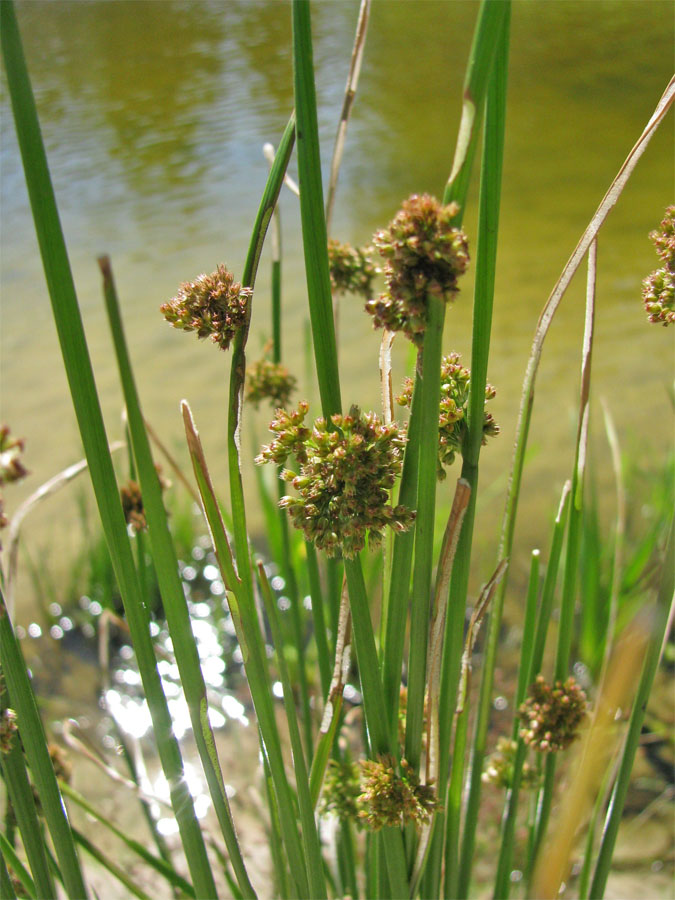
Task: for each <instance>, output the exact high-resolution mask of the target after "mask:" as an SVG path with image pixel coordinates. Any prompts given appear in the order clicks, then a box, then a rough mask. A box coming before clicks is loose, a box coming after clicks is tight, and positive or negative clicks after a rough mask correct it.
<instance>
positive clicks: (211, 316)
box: [160, 266, 253, 350]
mask: <svg viewBox="0 0 675 900" xmlns="http://www.w3.org/2000/svg"><path fill="white" fill-rule="evenodd" d="M252 293H253V292H252V290H251V288H244V287H242V286H241V285H240V284H239V283H238V282H236V281H235V280H234V275H233V274H232V273H231V272H229V271H228V270H227V269H226V268H225V266H218V268H217V269H216V271H215V272H212V273H211V275H200V276H199V278H197V280H196V281H188V282H186V283H185V284H182V285H181V286H180V288H179V290H178V293H177V294H176V296H175V297H174V298H173V299H172V300H170V301H169V302H168V303H164V304H163V305H162V306H161V307H160V311H161V312H162V314H163V315H164V318H165V319H166V320H167V322H170V323H171V324H172V325H173V326H174V328H182V329H183V331H196V332H197V337H198V338H205V337H210V338H211V340H212V341H213V342H214V343H216V344H218V346H219V347H220V348H221V349H222V350H227V348H228V347H229V346H230V342H231V341H232V338H233V337H234V336H235V334H236V333H237V331H238V330H239V329H240V328H241V327H242V325H244V324H245V323H246V316H247V312H248V305H249V301H250V299H251V295H252Z"/></svg>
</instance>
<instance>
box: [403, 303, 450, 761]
mask: <svg viewBox="0 0 675 900" xmlns="http://www.w3.org/2000/svg"><path fill="white" fill-rule="evenodd" d="M444 320H445V300H444V299H443V298H442V297H432V296H429V297H428V298H427V325H426V329H425V331H424V349H423V351H422V381H421V393H420V412H421V415H420V430H421V434H423V435H424V440H423V441H422V442H421V443H420V447H419V463H418V475H417V517H416V521H415V562H414V566H413V583H412V597H411V601H410V651H409V654H408V700H407V708H406V725H405V757H406V759H407V761H408V762H409V763H410V765H411V766H412V767H413V769H414V770H415V771H418V769H419V764H420V756H421V752H422V722H423V718H424V692H425V688H426V663H427V644H428V637H429V619H430V616H431V577H432V565H433V551H434V523H435V520H436V484H437V465H438V410H439V406H440V401H441V355H442V339H443V323H444Z"/></svg>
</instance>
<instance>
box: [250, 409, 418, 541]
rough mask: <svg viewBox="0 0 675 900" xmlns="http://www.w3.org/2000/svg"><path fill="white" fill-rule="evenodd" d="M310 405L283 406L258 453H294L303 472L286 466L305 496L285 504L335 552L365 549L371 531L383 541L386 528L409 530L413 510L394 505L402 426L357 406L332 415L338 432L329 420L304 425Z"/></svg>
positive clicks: (286, 475)
mask: <svg viewBox="0 0 675 900" xmlns="http://www.w3.org/2000/svg"><path fill="white" fill-rule="evenodd" d="M308 409H309V407H308V404H307V403H301V404H300V405H299V407H298V409H297V410H296V411H293V412H290V413H289V412H286V411H285V410H282V409H278V410H277V412H276V415H275V417H274V419H273V420H272V422H271V424H270V431H272V432H273V433H274V434H275V435H276V437H275V439H274V440H273V441H272V443H271V444H269V445H268V446H265V447H263V448H262V451H261V453H260V455H259V456H257V457H256V463H257V464H258V465H260V464H262V463H266V462H275V463H277V465H284V464H285V463H286V460H287V459H288V457H289V456H294V457H295V459H296V461H297V463H298V467H299V469H300V471H299V472H294V471H292V470H290V469H285V470H284V472H283V473H282V478H283V479H284V481H288V482H290V483H291V484H292V486H293V487H294V488H295V490H296V491H297V492H298V494H299V496H298V497H291V496H286V497H283V498H282V499H281V501H280V503H279V505H280V506H281V507H282V508H286V509H288V511H289V514H290V517H291V520H292V522H293V524H294V525H295V527H296V528H299V529H300V530H302V531H303V532H304V534H305V537H306V538H307V540H308V541H312V542H313V543H314V544H315V545H316V547H318V548H319V549H320V550H325V552H326V553H327V554H328V556H336V555H338V554H339V553H342V554H343V555H344V556H345V557H347V558H351V557H353V556H356V554H357V553H359V552H360V551H361V550H362V549H363V548H364V546H365V543H366V536H368V540H369V543H370V545H371V546H376V545H377V544H378V543H379V542H380V541H381V539H382V531H383V529H384V528H385V526H387V525H389V526H391V527H392V528H394V529H396V530H397V531H405V530H406V529H407V528H409V527H410V525H411V524H412V521H413V519H414V513H413V512H412V511H411V510H409V509H407V508H406V507H405V506H396V507H392V506H390V505H388V503H387V499H388V496H389V491H390V490H391V488H392V486H393V484H394V482H395V480H396V478H397V476H398V475H399V474H400V472H401V465H402V453H403V447H404V444H405V437H404V436H403V435H402V434H401V432H400V430H399V429H398V427H397V426H396V425H394V424H392V425H383V424H382V423H381V422H380V420H379V419H378V418H377V416H376V415H375V414H374V413H368V414H367V415H364V414H363V413H361V411H360V410H359V409H358V407H352V408H351V410H350V413H349V415H347V416H342V415H335V416H333V417H332V418H331V423H332V426H333V428H332V429H330V428H329V427H328V425H327V423H326V420H325V419H316V421H315V422H314V425H313V427H312V429H311V430H310V429H309V428H307V427H306V426H305V425H304V424H303V423H304V419H305V416H306V415H307V412H308Z"/></svg>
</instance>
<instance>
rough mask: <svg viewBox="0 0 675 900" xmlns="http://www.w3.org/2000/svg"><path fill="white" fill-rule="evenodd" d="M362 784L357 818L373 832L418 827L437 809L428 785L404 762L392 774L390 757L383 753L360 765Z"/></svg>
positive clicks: (433, 794)
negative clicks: (390, 827) (388, 828)
mask: <svg viewBox="0 0 675 900" xmlns="http://www.w3.org/2000/svg"><path fill="white" fill-rule="evenodd" d="M361 769H362V770H363V784H362V789H361V794H360V795H359V798H358V802H359V807H360V809H359V817H360V818H361V819H363V820H364V821H365V822H366V823H367V825H368V826H369V827H370V828H372V829H373V830H374V831H378V830H379V829H380V828H385V827H388V826H401V825H406V824H407V823H408V822H412V823H414V824H415V825H416V826H420V825H422V824H424V823H425V822H428V821H429V819H430V818H431V815H432V813H433V812H434V810H436V809H437V808H438V805H439V804H438V800H437V799H436V792H435V790H434V788H433V786H432V785H430V784H420V780H419V778H418V777H417V775H416V774H415V772H414V771H413V769H412V767H411V766H410V765H409V764H408V763H407V762H406V760H405V759H402V760H401V771H402V774H401V775H399V774H397V772H396V763H395V761H394V758H393V757H392V756H389V755H388V754H385V755H383V756H379V757H378V758H377V760H372V759H369V760H364V761H362V762H361Z"/></svg>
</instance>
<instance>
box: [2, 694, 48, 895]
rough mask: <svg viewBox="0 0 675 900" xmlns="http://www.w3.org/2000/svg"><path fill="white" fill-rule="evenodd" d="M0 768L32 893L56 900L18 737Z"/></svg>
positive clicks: (5, 704)
mask: <svg viewBox="0 0 675 900" xmlns="http://www.w3.org/2000/svg"><path fill="white" fill-rule="evenodd" d="M6 701H7V693H6V692H5V691H3V702H2V708H3V709H6V708H7V703H6ZM0 766H2V776H3V778H4V780H5V785H6V787H7V793H8V795H9V801H10V802H11V805H12V811H13V814H14V815H15V816H16V822H17V825H18V826H19V831H20V832H21V840H22V841H23V846H24V849H25V851H26V857H27V858H28V864H29V865H30V868H31V872H32V873H33V879H34V880H35V886H36V890H37V891H38V894H39V896H40V897H45V898H46V897H56V889H55V887H54V882H53V880H52V876H51V873H50V871H49V864H48V861H47V855H46V853H45V847H44V843H43V833H42V828H41V826H40V822H39V820H38V816H37V810H36V808H35V799H34V797H33V791H32V789H31V785H30V780H29V778H28V772H27V771H26V763H25V760H24V756H23V751H22V749H21V743H20V741H19V740H18V736H17V737H16V738H15V739H13V740H12V741H11V746H10V747H9V749H7V750H5V752H2V753H0Z"/></svg>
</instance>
